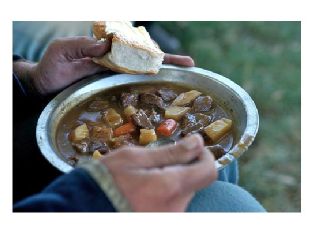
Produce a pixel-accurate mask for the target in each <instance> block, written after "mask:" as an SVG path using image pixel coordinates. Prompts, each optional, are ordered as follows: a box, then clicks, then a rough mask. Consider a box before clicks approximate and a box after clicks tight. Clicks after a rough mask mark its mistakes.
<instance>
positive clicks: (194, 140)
mask: <svg viewBox="0 0 312 231" xmlns="http://www.w3.org/2000/svg"><path fill="white" fill-rule="evenodd" d="M200 139H201V137H200V135H199V134H194V135H191V136H190V137H188V138H185V139H184V140H182V141H181V142H182V143H181V144H182V145H183V147H184V148H185V149H187V150H192V149H195V148H196V147H197V146H198V145H199V144H200Z"/></svg>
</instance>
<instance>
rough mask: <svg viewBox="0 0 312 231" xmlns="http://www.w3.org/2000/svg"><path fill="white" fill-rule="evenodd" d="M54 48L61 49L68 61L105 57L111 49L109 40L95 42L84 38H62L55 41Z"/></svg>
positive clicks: (89, 38)
mask: <svg viewBox="0 0 312 231" xmlns="http://www.w3.org/2000/svg"><path fill="white" fill-rule="evenodd" d="M55 46H56V47H58V48H61V50H62V51H63V52H64V54H63V55H64V56H65V57H67V58H68V59H70V60H73V59H82V58H86V57H100V56H103V55H105V54H106V53H107V52H108V51H109V50H110V47H111V42H110V41H109V40H105V41H97V40H96V39H94V38H91V37H86V36H76V37H70V38H62V39H58V40H56V41H55Z"/></svg>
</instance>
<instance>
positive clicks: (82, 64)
mask: <svg viewBox="0 0 312 231" xmlns="http://www.w3.org/2000/svg"><path fill="white" fill-rule="evenodd" d="M72 68H73V69H74V70H75V72H76V73H77V75H75V76H74V79H75V80H78V79H81V78H83V77H86V76H90V75H94V74H97V73H100V72H103V71H106V70H107V68H105V67H102V66H100V65H97V64H95V63H94V62H93V61H92V59H91V58H83V59H78V60H73V61H72Z"/></svg>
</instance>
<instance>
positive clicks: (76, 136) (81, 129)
mask: <svg viewBox="0 0 312 231" xmlns="http://www.w3.org/2000/svg"><path fill="white" fill-rule="evenodd" d="M86 138H89V129H88V127H87V125H86V123H83V124H82V125H80V126H78V127H76V128H75V129H74V130H73V131H72V132H71V133H70V140H71V141H74V142H75V141H80V140H83V139H86Z"/></svg>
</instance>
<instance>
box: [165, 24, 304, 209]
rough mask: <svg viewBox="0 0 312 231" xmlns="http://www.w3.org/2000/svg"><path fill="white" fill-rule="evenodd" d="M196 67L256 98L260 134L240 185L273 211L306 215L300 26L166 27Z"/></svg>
mask: <svg viewBox="0 0 312 231" xmlns="http://www.w3.org/2000/svg"><path fill="white" fill-rule="evenodd" d="M160 24H161V26H162V27H163V28H165V29H166V30H167V31H168V32H170V34H171V35H174V36H175V37H176V38H178V40H179V41H180V42H181V47H182V49H183V53H185V54H188V55H190V56H192V57H193V58H194V60H195V62H196V66H198V67H201V68H204V69H209V70H211V71H214V72H217V73H219V74H222V75H224V76H226V77H228V78H230V79H232V80H233V81H234V82H236V83H237V84H239V85H241V86H242V87H243V88H244V89H245V90H246V91H247V92H248V93H249V94H250V95H251V97H252V98H253V99H254V101H255V103H256V105H257V108H258V110H259V114H260V129H259V133H258V135H257V137H256V140H255V142H254V144H253V145H252V147H250V149H249V150H248V152H247V153H246V154H245V155H243V156H242V157H241V159H240V182H239V184H240V185H241V186H242V187H244V188H245V189H247V190H248V191H250V192H251V193H252V194H253V195H254V196H255V197H256V198H257V199H258V200H259V201H260V202H261V203H262V204H263V205H264V207H265V208H266V209H267V210H268V211H287V212H288V211H291V212H295V211H300V210H301V205H300V194H301V191H300V181H301V178H300V172H301V168H300V160H301V158H300V154H301V152H300V140H301V138H300V110H301V107H300V103H301V100H300V40H301V37H300V35H301V25H300V22H160Z"/></svg>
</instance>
